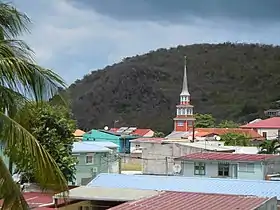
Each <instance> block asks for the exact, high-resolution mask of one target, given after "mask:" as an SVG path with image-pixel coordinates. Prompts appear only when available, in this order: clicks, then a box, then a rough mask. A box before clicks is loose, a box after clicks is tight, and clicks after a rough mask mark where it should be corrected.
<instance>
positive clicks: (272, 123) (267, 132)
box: [240, 117, 280, 139]
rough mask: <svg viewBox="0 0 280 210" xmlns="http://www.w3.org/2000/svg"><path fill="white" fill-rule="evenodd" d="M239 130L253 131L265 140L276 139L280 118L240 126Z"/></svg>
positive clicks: (279, 128)
mask: <svg viewBox="0 0 280 210" xmlns="http://www.w3.org/2000/svg"><path fill="white" fill-rule="evenodd" d="M240 128H242V129H248V128H249V129H253V130H254V131H256V132H258V133H259V134H260V135H262V136H263V137H264V138H266V139H276V138H279V137H280V117H272V118H268V119H265V120H260V121H257V122H251V123H248V124H246V125H242V126H240Z"/></svg>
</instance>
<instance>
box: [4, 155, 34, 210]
mask: <svg viewBox="0 0 280 210" xmlns="http://www.w3.org/2000/svg"><path fill="white" fill-rule="evenodd" d="M3 198H4V202H3V204H2V209H3V210H29V207H28V205H27V203H26V201H25V200H24V198H23V196H22V194H21V192H20V188H19V186H18V185H17V184H16V183H15V182H14V180H13V179H12V177H11V174H10V172H9V170H8V168H7V167H6V165H5V163H4V161H3V159H2V158H1V156H0V199H3Z"/></svg>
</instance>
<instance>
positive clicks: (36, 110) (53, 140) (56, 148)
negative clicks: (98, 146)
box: [14, 102, 77, 182]
mask: <svg viewBox="0 0 280 210" xmlns="http://www.w3.org/2000/svg"><path fill="white" fill-rule="evenodd" d="M21 112H23V113H24V117H22V116H21V114H18V118H19V119H18V122H20V123H21V124H22V125H24V127H25V129H26V130H27V131H29V132H30V133H31V134H32V135H33V136H34V137H35V138H36V139H37V140H38V142H39V143H40V144H41V145H42V146H43V147H44V149H45V150H46V151H47V152H48V153H49V154H50V155H51V157H52V158H53V159H54V161H55V162H56V163H57V165H58V167H59V168H60V170H61V172H62V173H63V175H64V176H65V178H66V180H67V181H69V182H73V181H74V178H75V171H76V169H75V164H76V162H77V161H76V158H75V157H73V156H72V145H73V143H74V141H75V137H74V135H73V133H74V131H75V130H76V123H75V121H74V120H72V116H71V113H70V112H69V110H68V109H67V108H66V107H62V106H57V105H56V106H51V105H50V104H49V103H46V102H45V103H41V104H40V105H38V104H35V103H29V104H27V105H26V106H25V107H24V108H23V109H22V110H21ZM25 153H26V152H25V151H22V150H19V151H18V153H17V154H18V156H17V157H18V159H15V160H14V161H15V162H14V163H15V164H16V165H17V169H18V170H19V171H21V172H25V174H26V175H27V178H28V179H30V180H32V181H34V170H36V168H33V166H32V164H28V165H26V164H25V163H22V162H21V157H22V156H25V155H26V154H25ZM29 162H30V161H29Z"/></svg>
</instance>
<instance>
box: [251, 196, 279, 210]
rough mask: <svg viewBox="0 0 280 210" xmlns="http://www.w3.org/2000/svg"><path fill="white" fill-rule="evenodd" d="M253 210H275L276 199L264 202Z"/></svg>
mask: <svg viewBox="0 0 280 210" xmlns="http://www.w3.org/2000/svg"><path fill="white" fill-rule="evenodd" d="M255 210H277V199H276V197H274V198H271V199H269V200H268V201H266V202H264V203H263V204H262V205H261V206H259V207H258V208H256V209H255Z"/></svg>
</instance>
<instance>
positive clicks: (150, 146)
mask: <svg viewBox="0 0 280 210" xmlns="http://www.w3.org/2000/svg"><path fill="white" fill-rule="evenodd" d="M141 147H142V160H143V174H162V175H163V174H169V175H172V174H173V165H174V160H173V158H174V157H180V156H182V155H186V154H190V153H197V152H202V151H203V149H198V148H193V147H186V146H182V145H179V144H175V143H174V144H166V145H162V144H160V143H150V142H141Z"/></svg>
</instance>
